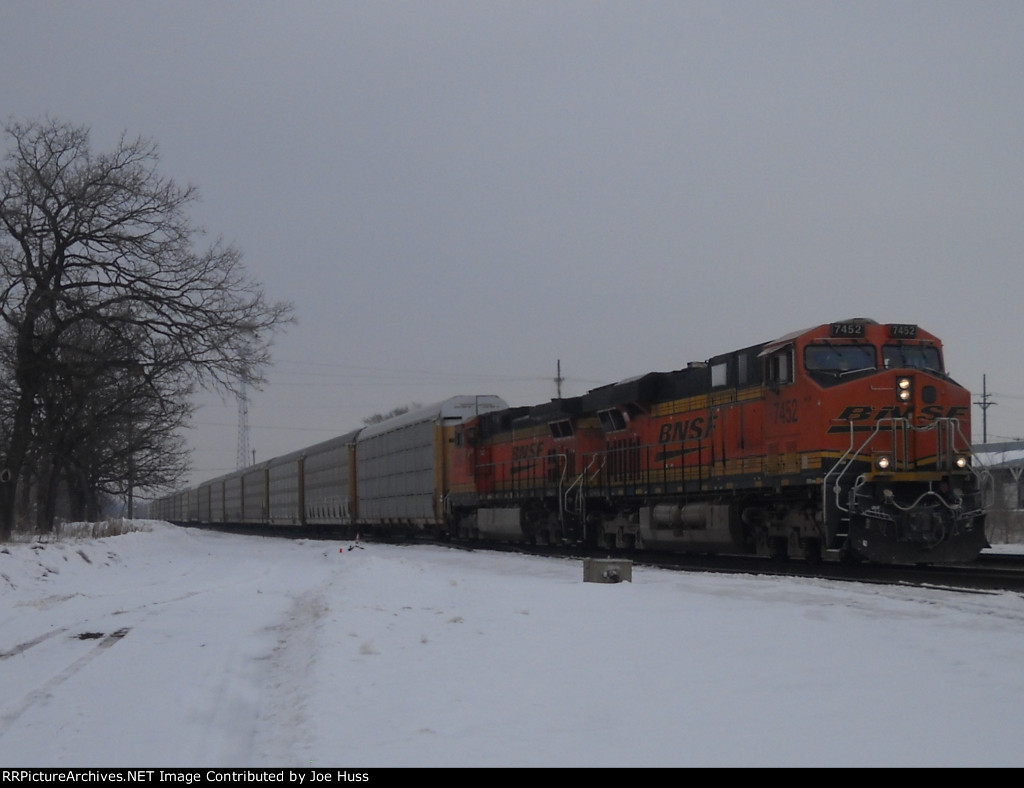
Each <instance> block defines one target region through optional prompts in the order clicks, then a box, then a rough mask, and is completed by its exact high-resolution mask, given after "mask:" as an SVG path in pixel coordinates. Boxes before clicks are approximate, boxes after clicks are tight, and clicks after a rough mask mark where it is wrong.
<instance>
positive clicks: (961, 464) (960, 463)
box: [956, 454, 967, 470]
mask: <svg viewBox="0 0 1024 788" xmlns="http://www.w3.org/2000/svg"><path fill="white" fill-rule="evenodd" d="M956 467H957V468H959V469H960V470H963V469H964V468H966V467H967V458H966V457H965V456H964V455H962V454H961V455H960V456H959V457H957V458H956Z"/></svg>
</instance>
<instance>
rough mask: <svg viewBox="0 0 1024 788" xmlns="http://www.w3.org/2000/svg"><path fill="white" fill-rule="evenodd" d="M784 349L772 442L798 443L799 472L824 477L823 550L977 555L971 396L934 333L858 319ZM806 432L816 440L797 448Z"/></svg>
mask: <svg viewBox="0 0 1024 788" xmlns="http://www.w3.org/2000/svg"><path fill="white" fill-rule="evenodd" d="M787 348H788V349H790V350H791V351H792V360H793V363H794V375H793V382H792V384H791V385H788V386H787V385H785V383H784V381H782V380H778V379H776V380H777V382H778V385H777V386H775V387H774V389H770V390H769V392H768V394H767V396H766V399H768V400H772V399H773V398H774V400H775V408H774V417H772V418H769V419H766V425H765V430H766V436H770V437H766V444H767V445H769V446H780V445H782V443H783V441H785V442H786V445H787V446H789V447H792V446H793V444H794V442H795V443H796V444H797V446H798V450H797V455H798V456H799V458H800V460H801V468H800V472H801V473H802V471H803V469H805V468H812V467H813V468H816V469H817V471H818V473H820V474H822V475H821V476H820V479H821V483H820V487H821V495H822V502H821V516H822V518H823V520H824V536H825V545H824V547H825V549H826V550H831V551H839V553H840V554H841V555H843V556H844V557H849V558H861V559H867V560H871V561H882V562H885V563H901V562H912V563H937V562H952V561H957V560H971V559H973V558H974V557H975V556H976V555H977V553H978V552H979V551H980V550H981V549H982V548H983V547H984V546H985V544H986V542H985V537H984V512H983V507H982V502H981V494H980V487H981V485H980V483H979V480H978V478H977V477H976V475H975V474H974V471H973V469H972V467H971V464H970V439H969V436H970V394H969V392H968V391H967V390H966V389H964V388H963V387H961V386H960V385H959V384H957V383H956V382H955V381H954V380H952V379H951V378H950V377H949V376H948V375H947V374H946V372H945V369H944V366H943V361H942V346H941V343H940V342H939V340H938V339H937V338H936V337H934V336H932V335H931V334H928V333H927V332H924V331H922V330H920V329H919V328H918V327H917V326H916V325H910V324H886V325H880V324H877V323H875V322H874V321H869V320H851V321H845V322H841V323H832V324H828V325H826V326H822V327H820V328H819V329H817V330H813V331H810V332H807V333H806V334H804V335H803V336H801V337H799V338H797V339H795V340H794V341H792V342H790V343H788V344H787ZM783 352H784V351H783V350H782V349H778V350H774V351H772V353H771V354H769V365H771V362H772V360H773V359H774V358H776V357H777V356H778V355H779V354H781V353H783ZM783 403H788V404H783ZM769 410H770V412H772V410H771V409H769ZM808 420H810V424H808ZM808 426H810V427H811V429H809V430H807V429H806V428H807V427H808ZM806 435H814V436H819V445H818V446H811V445H804V446H800V443H801V441H803V440H805V439H804V438H803V437H802V436H806ZM816 453H817V455H818V457H815V454H816ZM789 470H790V471H794V470H795V469H792V468H790V469H789Z"/></svg>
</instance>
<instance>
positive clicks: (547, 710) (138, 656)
mask: <svg viewBox="0 0 1024 788" xmlns="http://www.w3.org/2000/svg"><path fill="white" fill-rule="evenodd" d="M139 525H141V526H142V527H143V528H145V529H146V530H144V531H142V532H138V533H130V534H126V535H122V536H115V537H108V538H104V539H71V540H65V541H61V542H53V543H47V544H27V543H24V544H12V545H7V546H6V547H0V600H2V603H0V764H2V765H3V766H4V767H5V768H7V767H58V766H59V767H72V766H74V767H90V766H94V767H145V768H156V767H246V766H248V767H258V766H282V767H283V766H291V767H330V768H357V767H401V766H413V767H417V766H421V767H432V766H438V767H459V766H506V767H524V766H541V767H562V766H564V767H575V766H580V767H583V766H661V767H663V766H669V767H672V766H676V767H690V766H1024V747H1022V746H1021V742H1022V741H1024V598H1022V597H1021V596H1020V595H1017V594H1013V593H986V594H977V593H961V592H956V591H948V590H941V589H933V590H921V589H899V588H883V587H878V586H870V585H859V584H840V583H835V582H824V581H810V580H794V579H780V578H771V577H757V576H746V577H737V576H731V577H730V576H718V575H712V574H679V573H673V572H669V571H664V570H658V569H649V568H643V567H635V568H634V574H633V582H632V583H620V584H616V585H606V584H597V583H584V582H583V581H582V580H583V572H582V563H581V562H579V561H568V560H553V559H542V558H534V557H524V556H515V555H499V554H487V553H469V552H463V551H458V550H446V549H441V548H431V547H396V546H377V545H363V549H357V550H353V551H350V550H348V549H347V547H348V544H347V543H331V542H317V541H284V540H277V539H268V538H258V537H245V536H234V535H224V534H215V533H207V532H203V531H197V530H191V529H178V528H175V527H172V526H169V525H166V524H163V523H140V524H139ZM339 548H346V549H345V550H344V552H339Z"/></svg>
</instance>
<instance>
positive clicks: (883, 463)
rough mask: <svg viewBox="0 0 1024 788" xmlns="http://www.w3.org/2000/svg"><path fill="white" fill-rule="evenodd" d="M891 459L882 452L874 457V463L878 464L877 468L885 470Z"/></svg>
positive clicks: (887, 468)
mask: <svg viewBox="0 0 1024 788" xmlns="http://www.w3.org/2000/svg"><path fill="white" fill-rule="evenodd" d="M891 464H892V461H891V460H890V459H889V458H888V457H887V456H886V455H884V454H882V455H881V456H879V457H877V458H876V459H875V465H876V466H878V470H880V471H887V470H889V466H890V465H891Z"/></svg>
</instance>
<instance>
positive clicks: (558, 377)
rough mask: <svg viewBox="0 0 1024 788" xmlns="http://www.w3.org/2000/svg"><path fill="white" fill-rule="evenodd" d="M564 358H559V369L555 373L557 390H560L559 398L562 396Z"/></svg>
mask: <svg viewBox="0 0 1024 788" xmlns="http://www.w3.org/2000/svg"><path fill="white" fill-rule="evenodd" d="M563 380H565V378H563V377H562V359H558V371H557V372H556V373H555V391H557V392H558V399H561V398H562V381H563Z"/></svg>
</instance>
